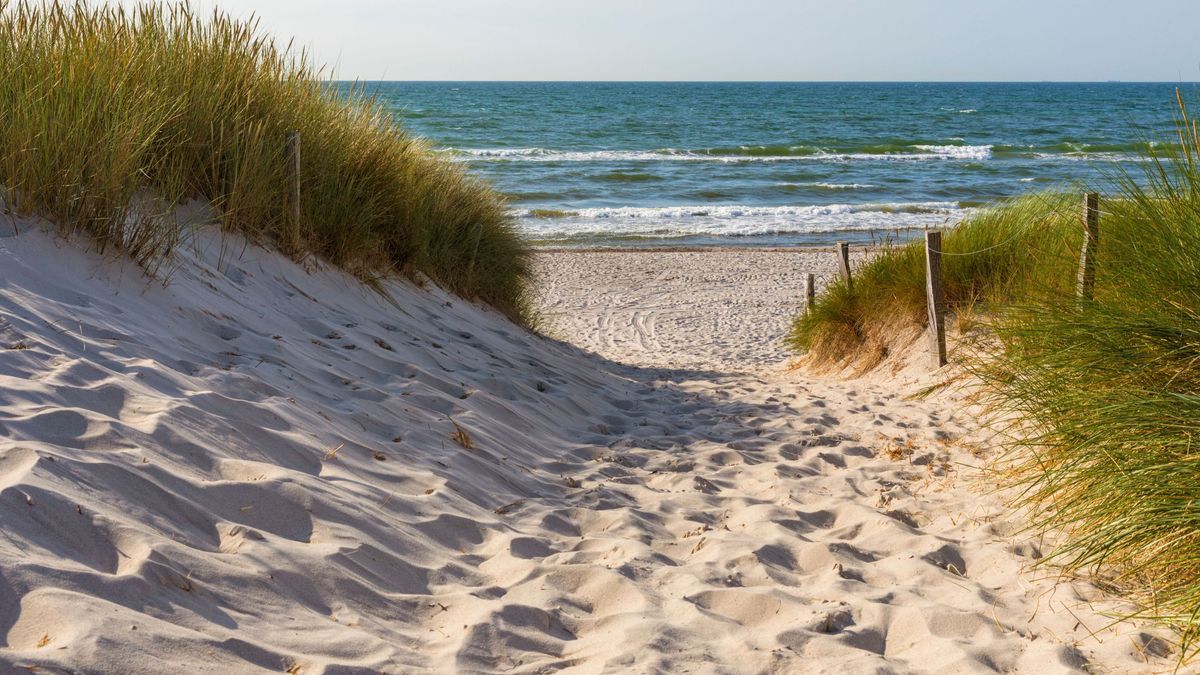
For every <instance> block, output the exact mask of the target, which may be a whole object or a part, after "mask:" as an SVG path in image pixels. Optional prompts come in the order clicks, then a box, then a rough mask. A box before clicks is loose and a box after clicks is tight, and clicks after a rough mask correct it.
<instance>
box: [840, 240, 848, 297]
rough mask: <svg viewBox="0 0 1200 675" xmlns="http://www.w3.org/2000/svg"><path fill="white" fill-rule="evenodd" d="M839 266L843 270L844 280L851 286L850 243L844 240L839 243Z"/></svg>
mask: <svg viewBox="0 0 1200 675" xmlns="http://www.w3.org/2000/svg"><path fill="white" fill-rule="evenodd" d="M837 254H838V267H839V268H840V270H841V275H842V281H845V282H846V287H847V288H849V287H850V283H851V282H850V244H849V243H847V242H844V241H839V242H838V243H837Z"/></svg>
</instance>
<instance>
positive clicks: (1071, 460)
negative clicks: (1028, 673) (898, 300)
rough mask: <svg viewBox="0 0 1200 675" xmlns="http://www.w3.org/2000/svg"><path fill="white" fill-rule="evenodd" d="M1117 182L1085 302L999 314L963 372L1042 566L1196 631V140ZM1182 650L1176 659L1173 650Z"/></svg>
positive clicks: (1044, 298) (1199, 589)
mask: <svg viewBox="0 0 1200 675" xmlns="http://www.w3.org/2000/svg"><path fill="white" fill-rule="evenodd" d="M1180 110H1181V115H1182V116H1181V119H1180V124H1179V128H1180V133H1179V138H1178V141H1179V142H1178V143H1177V144H1175V145H1174V146H1172V147H1169V148H1166V149H1164V150H1162V151H1157V150H1156V151H1155V152H1156V153H1158V154H1156V155H1152V156H1151V158H1150V159H1151V161H1150V162H1149V163H1148V164H1147V170H1146V171H1145V173H1144V175H1142V176H1138V177H1137V178H1138V180H1134V177H1128V176H1126V177H1123V178H1122V179H1121V180H1120V181H1119V185H1118V190H1119V193H1120V197H1121V199H1116V200H1108V202H1107V206H1106V207H1102V208H1103V210H1104V212H1105V213H1104V215H1103V218H1102V225H1101V235H1100V247H1099V266H1098V268H1097V285H1096V295H1095V299H1094V301H1092V302H1087V303H1083V304H1080V303H1079V302H1078V301H1077V300H1076V299H1075V297H1074V296H1073V295H1072V294H1070V293H1057V294H1054V293H1043V294H1042V295H1040V296H1039V297H1037V298H1035V299H1033V300H1031V301H1026V302H1022V303H1019V304H1016V305H1014V306H1013V307H1010V308H1008V309H1007V310H1006V311H1004V312H1002V313H999V314H998V315H997V316H996V317H995V320H994V321H992V329H993V331H994V332H995V334H996V336H997V337H998V338H999V341H998V344H997V346H996V347H995V349H993V350H991V352H990V353H988V354H986V355H985V358H983V359H981V360H980V361H979V363H978V364H977V365H976V366H975V370H976V371H977V372H978V373H979V374H980V375H981V376H982V377H983V378H984V380H985V381H986V382H988V383H989V384H990V385H992V387H993V388H994V390H995V392H996V396H995V402H996V404H997V405H998V406H999V407H1000V408H1001V409H1002V410H1007V411H1013V412H1016V413H1019V414H1020V416H1021V419H1022V420H1023V421H1024V423H1025V425H1024V427H1023V428H1022V435H1021V437H1020V438H1021V447H1022V450H1023V451H1022V452H1020V453H1014V454H1013V455H1011V456H1010V459H1011V464H1010V465H1009V466H1008V467H1006V468H1007V469H1008V470H1009V472H1010V476H1011V478H1012V480H1013V482H1014V483H1016V484H1017V485H1019V486H1021V487H1022V488H1023V495H1024V498H1025V501H1026V503H1028V504H1030V505H1032V506H1033V507H1034V508H1035V513H1036V515H1037V521H1036V524H1037V525H1038V526H1040V527H1043V528H1053V529H1057V530H1060V531H1062V532H1064V533H1065V534H1066V535H1067V538H1066V541H1065V543H1064V544H1063V545H1062V546H1060V547H1059V548H1058V549H1057V550H1056V551H1055V552H1054V554H1053V556H1052V558H1051V560H1053V561H1055V562H1057V563H1060V564H1062V565H1064V566H1066V567H1067V568H1068V569H1086V570H1090V571H1093V572H1101V573H1103V574H1105V575H1107V576H1109V577H1110V578H1111V581H1112V582H1113V583H1115V584H1116V585H1118V586H1120V587H1122V588H1124V589H1126V590H1127V591H1128V592H1130V593H1132V594H1133V595H1135V596H1136V597H1137V598H1138V599H1139V600H1140V601H1141V603H1142V604H1143V606H1144V607H1146V613H1147V615H1149V616H1154V617H1157V618H1159V619H1162V620H1164V621H1167V622H1169V623H1172V624H1174V625H1176V626H1177V627H1179V628H1180V630H1181V631H1182V634H1183V637H1184V645H1185V649H1184V655H1185V656H1190V655H1191V654H1193V653H1194V647H1195V645H1196V637H1197V635H1198V631H1200V620H1198V619H1200V445H1198V442H1200V368H1198V366H1200V135H1198V134H1197V128H1196V124H1195V123H1194V122H1193V121H1192V120H1191V119H1190V118H1189V116H1188V113H1187V110H1186V108H1184V107H1183V105H1182V101H1181V104H1180ZM1189 646H1190V647H1191V648H1190V649H1189Z"/></svg>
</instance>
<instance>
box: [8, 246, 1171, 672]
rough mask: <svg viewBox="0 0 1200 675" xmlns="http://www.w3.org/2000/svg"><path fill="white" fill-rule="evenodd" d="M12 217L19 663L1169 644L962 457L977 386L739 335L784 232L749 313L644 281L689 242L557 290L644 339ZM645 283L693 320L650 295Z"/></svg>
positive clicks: (571, 659)
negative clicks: (983, 485)
mask: <svg viewBox="0 0 1200 675" xmlns="http://www.w3.org/2000/svg"><path fill="white" fill-rule="evenodd" d="M21 232H22V234H21V235H20V236H17V237H10V238H0V346H2V347H4V348H3V349H0V523H2V524H3V528H2V530H0V672H9V671H15V672H29V671H30V670H34V669H41V671H42V672H63V671H66V672H74V671H82V672H88V673H179V672H187V673H259V672H262V673H279V672H283V671H287V672H298V673H303V674H308V673H367V672H388V673H408V672H431V673H433V672H436V673H442V672H453V671H459V672H488V673H491V672H513V673H547V672H556V671H566V672H578V673H597V672H613V673H626V672H632V673H660V672H661V673H667V672H670V673H676V672H705V673H766V672H838V673H842V672H870V673H878V672H911V671H947V672H995V671H1013V670H1019V671H1024V672H1031V673H1043V672H1058V671H1080V670H1083V669H1092V670H1105V669H1107V670H1115V671H1125V672H1128V671H1139V670H1165V669H1168V668H1169V666H1170V665H1171V662H1170V660H1169V659H1163V658H1159V657H1155V656H1153V654H1154V653H1155V652H1156V651H1157V650H1160V649H1161V644H1160V643H1159V642H1157V641H1152V640H1151V636H1152V633H1151V632H1150V631H1145V630H1142V629H1139V628H1138V627H1136V626H1133V625H1130V624H1125V623H1120V624H1117V625H1115V626H1114V627H1112V628H1109V629H1105V628H1104V626H1105V625H1106V623H1107V620H1106V619H1105V618H1103V617H1102V616H1101V615H1100V614H1099V612H1101V611H1103V610H1105V609H1111V608H1114V607H1118V606H1117V605H1114V604H1113V603H1111V602H1109V601H1107V600H1105V599H1104V598H1103V597H1102V596H1101V595H1100V594H1099V593H1098V592H1097V591H1096V590H1095V589H1093V588H1092V587H1091V586H1089V585H1087V584H1084V583H1065V584H1057V585H1056V584H1055V583H1054V582H1053V580H1049V579H1040V578H1038V576H1037V575H1036V574H1033V573H1030V572H1028V571H1026V568H1027V567H1028V565H1029V564H1030V563H1031V562H1032V561H1033V560H1034V559H1035V558H1036V557H1037V555H1038V544H1037V542H1035V541H1030V540H1029V539H1028V538H1026V537H1023V536H1019V535H1018V534H1016V533H1015V531H1016V527H1017V526H1018V525H1019V524H1020V522H1019V520H1017V519H1014V518H1013V517H1011V516H1009V515H1006V514H1005V512H1004V511H1003V509H1002V508H1001V506H1000V505H999V503H998V502H996V501H995V500H994V499H991V498H984V497H980V496H979V495H978V494H977V493H976V492H973V491H972V490H970V489H969V487H968V485H967V483H966V482H965V481H963V480H962V478H961V475H959V474H961V473H962V472H961V470H960V468H959V467H960V464H965V463H973V462H976V461H977V460H976V459H975V458H974V457H973V456H972V454H971V452H970V448H968V447H966V446H964V445H963V444H962V443H961V442H960V441H959V440H958V438H959V436H960V434H963V433H966V432H968V431H969V430H970V424H971V422H972V420H971V418H970V416H969V415H965V414H963V413H960V412H955V411H953V410H950V409H947V408H946V406H945V405H944V404H939V403H933V402H918V401H909V400H905V399H904V398H903V397H901V396H899V395H898V394H897V393H896V392H895V391H890V390H889V388H888V387H886V386H882V385H878V384H877V385H868V384H853V383H851V384H847V383H838V382H819V381H800V380H798V379H797V378H796V377H795V376H791V375H787V374H782V373H779V372H777V371H772V370H770V369H767V368H763V367H748V366H739V365H738V364H739V363H742V361H741V359H743V358H744V359H746V360H748V361H751V362H755V359H758V361H757V362H758V363H767V362H769V361H770V360H771V359H772V358H773V356H772V355H774V354H779V353H780V352H778V348H777V347H774V346H771V347H765V346H762V345H757V346H751V344H750V343H751V342H753V341H754V340H755V339H757V338H759V337H768V338H769V337H772V336H773V335H775V334H776V333H777V332H778V331H779V330H780V327H782V326H784V325H785V324H786V321H784V318H785V314H784V312H783V309H782V307H783V306H784V304H785V303H787V302H792V300H790V299H788V298H791V297H792V295H793V292H792V289H791V288H790V287H784V286H782V285H780V282H778V280H779V279H786V278H787V277H786V276H783V277H781V276H776V275H778V274H790V273H791V272H786V273H785V272H783V271H779V270H772V269H770V265H771V262H770V261H771V260H773V261H776V262H778V261H781V260H784V258H772V259H769V260H768V259H766V258H762V259H759V261H758V262H757V263H756V262H754V260H753V259H752V258H753V257H752V256H750V257H747V258H746V263H745V264H746V266H747V269H758V270H759V271H758V272H754V274H761V275H763V276H762V277H761V278H763V279H767V280H776V281H765V282H762V283H761V285H759V286H756V287H755V290H770V289H774V291H773V292H774V293H775V295H774V296H771V297H770V298H765V299H764V303H763V304H761V305H754V306H756V307H760V309H758V310H755V311H756V312H762V313H761V314H753V315H747V316H745V317H743V318H744V319H745V320H741V319H739V320H736V321H735V320H734V319H732V318H731V317H730V316H729V315H730V314H734V313H736V314H746V309H745V308H746V303H745V302H743V301H742V300H744V296H745V295H746V292H745V291H742V292H739V291H738V288H739V287H738V286H737V285H733V284H731V285H727V286H722V285H721V284H720V283H713V284H712V285H711V286H710V288H711V289H713V290H712V292H714V293H717V295H716V296H711V295H710V296H704V295H698V294H697V293H695V292H692V291H690V290H689V287H688V286H686V285H682V286H677V287H676V288H677V289H678V291H679V293H683V294H685V295H684V296H683V297H672V295H671V294H666V295H663V293H662V291H661V290H655V289H654V288H649V287H648V285H647V283H646V278H645V275H646V274H651V273H653V274H654V275H655V276H658V275H662V274H663V270H664V269H668V268H671V267H672V266H677V265H681V264H684V263H679V262H678V260H670V261H655V260H652V259H648V258H643V259H641V262H638V263H637V264H643V263H644V264H646V265H648V268H647V269H646V271H645V272H644V273H643V272H638V273H637V274H630V275H626V273H625V272H622V271H621V270H623V269H627V268H626V267H622V266H619V265H615V264H614V259H613V258H606V257H600V256H596V257H588V256H577V257H576V258H575V259H573V260H571V261H570V266H569V270H567V271H561V272H559V274H558V276H557V278H556V280H555V281H554V282H553V284H552V285H548V286H547V288H548V289H549V290H548V291H547V295H546V296H544V297H545V302H547V303H550V304H549V305H548V306H552V307H554V308H555V312H557V316H558V317H560V319H561V318H562V317H568V316H569V317H572V321H574V320H576V319H578V320H579V322H580V323H578V325H579V326H584V327H587V330H586V331H583V332H580V333H572V332H571V331H572V328H571V326H572V325H574V324H572V323H571V321H559V322H558V323H556V324H555V325H557V326H558V332H559V333H560V334H563V335H566V336H568V337H572V338H573V339H574V338H577V339H578V340H579V342H580V344H584V345H591V344H597V345H602V346H603V349H605V350H610V351H609V353H608V354H607V356H610V357H620V358H622V359H623V360H624V361H625V362H624V363H622V362H617V361H614V360H611V359H610V358H604V357H599V356H595V355H591V354H588V353H586V352H584V351H582V350H580V349H578V348H577V347H574V346H572V345H570V344H565V343H561V342H556V341H554V340H549V339H545V338H540V337H537V336H533V335H530V334H528V333H527V332H524V331H522V330H520V329H518V328H516V327H514V326H513V325H511V324H509V323H507V322H506V321H504V320H503V319H501V318H500V317H498V316H497V315H495V313H493V312H490V311H487V310H484V309H481V308H478V307H474V306H472V305H470V304H469V303H465V302H463V301H461V300H459V299H457V298H453V297H449V296H446V295H445V294H443V293H440V292H439V291H437V289H435V288H428V289H427V290H421V289H417V288H416V287H414V286H412V285H410V284H407V283H398V282H396V283H392V282H389V283H386V284H384V286H383V289H382V290H383V291H384V294H383V295H381V294H377V293H375V292H372V291H369V290H367V289H364V288H363V287H362V286H361V285H359V284H357V283H356V282H354V281H353V280H352V279H349V278H347V277H346V276H345V275H343V274H341V273H339V272H336V271H333V270H327V269H321V266H319V265H317V266H316V268H315V269H314V270H312V271H311V272H306V271H305V270H303V269H301V268H299V267H298V266H296V265H295V264H293V263H291V262H290V261H288V260H286V259H284V258H282V257H280V256H277V255H273V254H268V253H266V252H264V251H261V250H259V249H254V248H248V249H245V248H244V247H243V245H242V243H241V242H236V241H235V242H227V243H228V245H227V246H225V247H224V248H222V247H221V246H220V240H219V239H217V238H216V237H215V235H214V233H211V232H210V233H207V235H206V237H205V238H203V239H202V240H201V241H199V242H197V247H196V252H194V253H193V252H190V251H189V252H184V253H183V254H182V255H181V257H180V259H179V260H178V261H177V265H178V266H177V268H176V269H175V270H174V274H173V277H172V283H171V284H170V286H168V287H166V288H164V287H162V286H161V285H159V284H157V283H150V282H147V280H145V279H144V278H142V277H141V276H140V275H139V274H138V272H137V270H135V269H132V268H131V267H130V266H128V265H126V264H123V263H121V262H119V261H115V260H113V259H111V258H103V257H100V256H97V255H94V254H91V253H85V252H82V251H81V250H80V249H78V248H77V247H75V246H72V245H68V244H65V243H63V242H61V241H59V240H57V239H55V238H53V237H49V236H46V235H44V234H42V233H40V232H38V231H37V229H36V228H35V227H33V226H31V225H26V226H24V227H22V228H21ZM243 250H244V251H245V252H244V254H243V255H242V257H240V258H239V257H233V256H230V255H229V252H230V251H243ZM642 255H645V254H642ZM687 260H690V261H691V262H689V263H686V264H687V265H691V266H692V268H696V267H697V266H699V268H697V269H690V270H683V271H684V272H686V274H687V275H693V276H695V277H696V278H699V276H700V275H701V274H702V272H703V274H708V273H710V272H712V270H713V269H714V267H715V265H716V263H717V262H718V261H716V260H715V259H711V258H704V257H692V258H688V259H687ZM634 262H637V261H631V262H630V264H631V265H632V264H633V263H634ZM787 264H788V266H789V268H792V267H794V265H792V263H790V262H789V263H787ZM763 267H766V268H767V269H762V268H763ZM656 269H657V271H655V270H656ZM747 274H749V273H747ZM666 278H667V276H663V280H665V279H666ZM747 278H750V277H749V276H748V277H747ZM755 278H759V277H755ZM600 279H603V280H604V281H603V282H601V281H599V280H600ZM718 281H719V280H718ZM756 283H758V282H756ZM601 285H602V286H603V288H604V291H605V294H604V295H603V296H598V295H597V294H596V293H595V292H593V291H591V290H588V289H590V288H592V287H599V286H601ZM722 289H723V290H722ZM654 293H657V294H658V297H659V299H660V300H661V301H662V303H663V304H664V305H665V306H669V307H672V308H674V309H673V311H674V312H675V314H674V315H673V316H676V317H677V319H676V320H674V321H662V320H655V321H653V322H651V323H649V324H648V323H646V321H647V320H646V315H645V314H640V315H639V314H638V311H639V310H638V309H637V307H638V305H637V303H636V302H635V301H634V300H633V299H632V298H635V297H636V298H642V297H645V296H646V294H654ZM676 295H678V294H676ZM721 298H724V299H725V300H724V301H722V300H721ZM734 299H736V300H738V301H739V302H738V303H737V304H736V308H735V307H732V306H730V302H731V301H732V300H734ZM701 300H703V302H701ZM639 301H640V300H639ZM767 301H769V302H767ZM722 302H723V303H724V304H722ZM688 311H690V312H691V313H693V314H695V315H697V316H696V319H695V320H694V321H690V322H689V321H686V320H684V319H682V318H678V317H682V316H683V314H684V313H686V312H688ZM713 313H715V314H716V315H717V316H713ZM602 316H603V317H605V321H606V324H605V325H607V326H608V327H609V328H610V329H611V330H610V332H609V333H607V334H608V335H613V336H616V337H613V338H612V339H611V340H607V341H606V340H605V339H604V338H603V337H600V338H597V337H596V336H597V335H601V336H602V335H605V334H604V333H597V332H596V331H595V330H594V329H593V328H592V327H593V326H599V325H600V323H599V322H600V317H602ZM768 320H769V321H768ZM637 326H641V331H639V329H638V328H637ZM648 326H650V327H652V328H653V330H650V329H649V328H648ZM716 326H723V327H729V326H733V328H732V329H728V328H727V329H726V330H724V331H723V332H722V335H723V336H727V338H728V339H729V340H730V342H728V343H727V344H726V345H722V344H721V343H720V342H719V341H717V340H716V339H715V338H714V339H711V340H708V339H706V335H707V333H706V331H711V330H712V327H716ZM685 328H686V329H687V330H689V331H691V332H690V333H687V332H683V333H681V332H679V331H681V330H683V329H685ZM643 333H645V334H646V335H648V336H651V335H652V338H653V339H651V338H650V337H646V338H643V337H642V336H643ZM589 340H594V341H595V342H594V343H590V342H589ZM655 345H657V346H655ZM688 346H691V347H695V349H688V348H685V347H688ZM731 349H745V350H750V351H738V352H736V353H735V355H734V356H729V353H730V352H729V351H728V350H731ZM754 350H759V351H754ZM639 358H644V359H645V361H639V360H638V359H639ZM673 361H680V362H688V363H691V364H693V366H695V367H672V368H662V367H657V366H660V365H663V364H664V363H669V362H673ZM639 363H642V364H643V365H637V364H639ZM646 363H649V364H652V365H653V366H655V367H648V366H646V365H644V364H646ZM736 370H747V371H750V372H732V371H736Z"/></svg>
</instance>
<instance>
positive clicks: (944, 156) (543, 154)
mask: <svg viewBox="0 0 1200 675" xmlns="http://www.w3.org/2000/svg"><path fill="white" fill-rule="evenodd" d="M912 148H913V150H912V151H910V152H893V153H869V152H827V151H817V152H814V153H812V154H808V155H721V154H709V153H702V152H691V151H687V150H675V149H671V148H665V149H661V150H579V151H569V150H549V149H546V148H460V149H453V150H448V151H447V152H450V153H451V154H453V155H455V156H456V157H457V158H458V159H460V160H467V161H471V160H474V161H507V162H721V163H726V164H738V163H751V162H753V163H758V162H813V161H833V162H844V161H859V160H861V161H879V160H883V161H905V160H907V161H913V160H985V159H988V158H989V157H991V155H992V146H990V145H914V146H912Z"/></svg>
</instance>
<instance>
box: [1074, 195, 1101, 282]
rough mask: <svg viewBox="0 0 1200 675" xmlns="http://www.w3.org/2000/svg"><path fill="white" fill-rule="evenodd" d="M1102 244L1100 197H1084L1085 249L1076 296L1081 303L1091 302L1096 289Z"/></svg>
mask: <svg viewBox="0 0 1200 675" xmlns="http://www.w3.org/2000/svg"><path fill="white" fill-rule="evenodd" d="M1099 243H1100V195H1098V194H1096V193H1095V192H1088V193H1086V194H1084V195H1083V247H1082V248H1081V249H1080V251H1079V285H1078V286H1077V288H1076V295H1077V296H1078V297H1079V300H1080V302H1083V301H1087V300H1091V299H1092V295H1093V292H1094V291H1095V289H1096V253H1097V252H1098V245H1099Z"/></svg>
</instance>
